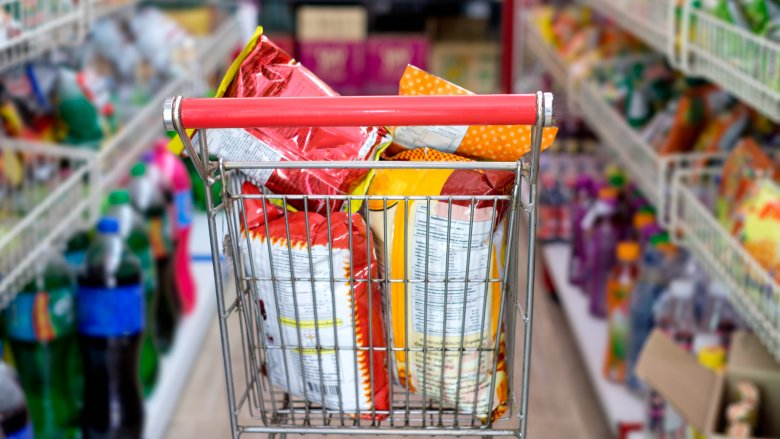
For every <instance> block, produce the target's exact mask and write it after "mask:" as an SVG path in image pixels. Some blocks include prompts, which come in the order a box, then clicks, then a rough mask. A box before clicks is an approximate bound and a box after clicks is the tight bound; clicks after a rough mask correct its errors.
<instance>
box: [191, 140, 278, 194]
mask: <svg viewBox="0 0 780 439" xmlns="http://www.w3.org/2000/svg"><path fill="white" fill-rule="evenodd" d="M206 140H207V141H208V146H209V153H212V154H216V155H217V156H218V157H220V158H222V159H223V160H225V161H238V162H275V161H279V159H281V158H282V154H281V153H280V152H279V151H277V150H275V149H273V148H272V147H271V146H270V145H268V144H267V143H265V142H263V141H261V140H260V139H258V138H257V137H255V136H253V135H251V134H249V133H248V132H247V131H246V130H242V129H225V128H219V129H210V130H206ZM192 142H193V143H194V144H195V145H196V146H197V144H198V143H197V142H198V134H195V136H194V137H193V139H192ZM242 172H243V173H244V174H246V176H247V177H249V178H250V179H252V181H253V182H254V183H255V184H257V185H260V186H263V185H265V183H266V182H267V181H268V179H269V178H270V177H271V174H272V173H273V172H274V170H273V169H246V168H245V169H242Z"/></svg>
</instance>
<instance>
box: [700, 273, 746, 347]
mask: <svg viewBox="0 0 780 439" xmlns="http://www.w3.org/2000/svg"><path fill="white" fill-rule="evenodd" d="M739 322H740V318H739V315H738V314H737V312H736V310H735V309H734V307H733V306H732V305H731V302H730V301H729V298H728V289H727V288H726V286H725V285H723V284H722V283H719V282H712V283H711V284H710V286H709V294H708V297H707V302H706V305H705V306H704V312H703V313H702V318H701V329H700V330H701V332H702V333H708V334H713V335H715V336H716V337H717V339H718V340H719V345H720V346H721V347H723V348H724V349H725V350H728V348H729V346H730V345H731V334H732V333H733V332H734V331H735V330H736V329H737V328H738V327H739Z"/></svg>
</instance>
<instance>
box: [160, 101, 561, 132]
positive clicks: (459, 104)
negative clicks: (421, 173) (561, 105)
mask: <svg viewBox="0 0 780 439" xmlns="http://www.w3.org/2000/svg"><path fill="white" fill-rule="evenodd" d="M539 101H540V97H539V96H538V95H532V94H522V95H468V96H335V97H295V98H290V97H285V98H276V97H268V98H227V99H226V98H220V99H205V98H201V99H189V98H181V99H177V98H174V99H173V100H170V101H168V102H166V106H165V117H164V119H165V125H166V128H167V129H168V130H173V129H174V128H175V124H174V122H173V120H174V119H175V118H176V117H179V118H180V121H181V127H182V128H197V129H200V128H247V127H280V126H322V127H325V126H373V125H379V126H414V125H534V124H536V121H537V111H538V110H539V106H541V105H542V103H541V102H539ZM545 107H546V106H545ZM550 113H551V109H550ZM550 116H551V114H550ZM543 117H545V119H546V114H544V115H543ZM545 122H547V121H545ZM547 124H548V123H545V125H547Z"/></svg>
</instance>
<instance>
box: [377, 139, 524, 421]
mask: <svg viewBox="0 0 780 439" xmlns="http://www.w3.org/2000/svg"><path fill="white" fill-rule="evenodd" d="M401 154H403V155H405V157H402V158H401V159H405V160H414V161H419V160H428V159H434V160H448V161H449V160H451V159H450V158H448V156H449V154H443V153H441V152H431V151H430V150H429V151H417V152H415V151H409V152H405V153H401ZM514 180H515V174H514V173H512V172H506V171H484V172H483V171H475V170H450V169H381V170H377V172H376V175H375V176H374V179H373V180H372V182H371V185H370V186H369V190H368V194H369V195H373V196H387V197H391V198H389V199H388V200H387V201H385V200H384V199H376V198H375V199H372V200H369V202H368V224H369V226H370V228H371V230H372V231H373V232H374V236H375V239H376V241H377V249H378V253H379V254H380V256H381V257H380V261H384V262H383V263H381V264H380V266H382V267H383V268H384V270H385V273H382V275H383V277H387V278H388V279H390V282H389V287H388V291H387V292H386V294H388V295H389V298H388V300H389V302H390V309H389V311H388V313H389V317H388V318H389V319H390V320H391V322H392V334H391V335H392V343H391V347H392V348H393V349H395V354H394V358H393V360H394V363H395V366H394V369H395V372H396V376H397V378H398V381H399V382H400V383H401V385H403V386H405V387H407V388H408V389H409V390H410V391H411V392H413V393H418V394H422V393H423V392H424V394H425V395H426V396H427V397H428V398H431V399H433V400H436V401H438V402H439V403H440V404H442V405H443V406H446V407H457V409H458V410H459V411H460V412H461V413H464V414H469V413H470V414H473V415H474V416H475V417H476V418H478V419H480V420H481V421H483V422H484V421H487V419H489V418H493V419H495V418H497V417H500V416H501V415H502V414H503V413H504V412H505V410H506V403H507V398H508V382H507V368H506V365H505V362H504V340H503V338H504V337H503V328H502V330H501V331H499V322H500V316H499V308H500V303H501V294H502V291H501V283H500V282H498V281H496V279H497V278H501V276H502V273H503V266H504V259H505V257H506V255H505V237H506V225H507V221H506V218H505V216H506V215H505V214H506V211H507V207H508V202H507V201H501V200H495V201H494V200H482V201H475V202H474V204H473V206H472V204H471V201H469V200H465V201H457V200H455V201H452V204H451V205H450V204H449V203H448V202H447V201H437V200H427V199H420V198H414V197H421V196H426V197H427V196H447V195H453V196H456V195H460V196H462V195H473V196H483V195H487V196H499V195H507V194H509V193H510V192H511V190H512V187H513V184H514ZM399 196H410V197H413V198H410V199H409V200H408V202H407V201H398V200H397V198H393V197H399ZM445 279H446V282H445ZM426 280H427V282H426ZM499 336H500V337H501V339H500V340H498V341H499V349H498V351H497V350H496V343H497V340H496V337H499ZM407 346H408V347H409V348H410V349H413V350H411V351H410V352H408V354H407V352H405V351H403V350H399V349H403V348H405V347H407ZM422 348H427V353H424V352H423V350H422ZM461 348H465V350H464V351H463V352H462V355H461V352H460V349H461ZM494 365H497V366H495V369H494ZM494 370H495V374H494ZM491 401H492V405H491Z"/></svg>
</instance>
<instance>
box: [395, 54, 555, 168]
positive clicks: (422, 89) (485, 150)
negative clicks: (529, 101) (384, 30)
mask: <svg viewBox="0 0 780 439" xmlns="http://www.w3.org/2000/svg"><path fill="white" fill-rule="evenodd" d="M398 94H400V95H402V96H417V95H428V96H429V95H468V94H473V93H471V92H470V91H468V90H466V89H463V88H461V87H458V86H457V85H455V84H452V83H451V82H448V81H445V80H444V79H442V78H439V77H438V76H435V75H432V74H430V73H428V72H426V71H424V70H422V69H419V68H417V67H414V66H411V65H410V66H407V67H406V71H404V74H403V76H402V77H401V82H400V84H399V89H398ZM557 132H558V128H555V127H550V128H545V129H544V130H543V134H542V149H543V150H544V149H546V148H548V147H549V146H550V145H552V143H553V141H554V140H555V134H556V133H557ZM393 135H394V142H395V144H396V145H399V146H402V147H404V148H407V149H414V148H423V147H428V148H433V149H437V150H439V151H442V152H447V153H452V154H458V155H462V156H465V157H469V158H473V159H476V160H494V161H504V162H514V161H517V160H519V159H520V157H522V156H523V155H525V154H526V153H527V152H529V151H530V150H531V127H530V126H527V125H488V126H441V127H439V126H435V127H396V128H395V130H394V132H393Z"/></svg>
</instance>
